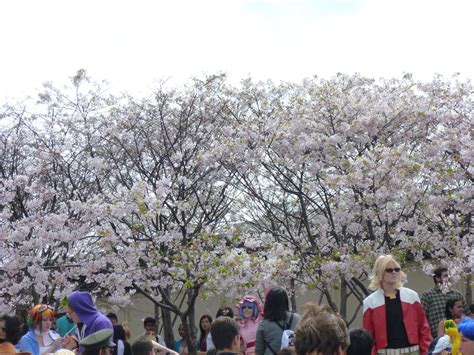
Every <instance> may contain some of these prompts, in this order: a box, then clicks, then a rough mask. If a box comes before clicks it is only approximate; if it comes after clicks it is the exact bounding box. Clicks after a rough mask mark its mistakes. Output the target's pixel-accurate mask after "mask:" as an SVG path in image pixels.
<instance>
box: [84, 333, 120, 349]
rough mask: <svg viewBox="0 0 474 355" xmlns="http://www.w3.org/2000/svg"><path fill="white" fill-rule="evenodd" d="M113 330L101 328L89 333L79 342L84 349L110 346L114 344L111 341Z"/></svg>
mask: <svg viewBox="0 0 474 355" xmlns="http://www.w3.org/2000/svg"><path fill="white" fill-rule="evenodd" d="M113 335H114V331H113V330H112V329H109V328H107V329H101V330H99V331H97V332H95V333H92V334H91V335H89V336H87V337H85V338H84V339H82V340H81V341H80V342H79V345H80V346H82V347H83V348H84V349H85V350H93V349H102V348H107V347H110V346H115V343H114V342H113V341H112V336H113Z"/></svg>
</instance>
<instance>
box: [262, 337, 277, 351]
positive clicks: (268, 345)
mask: <svg viewBox="0 0 474 355" xmlns="http://www.w3.org/2000/svg"><path fill="white" fill-rule="evenodd" d="M263 343H264V344H265V346H266V347H267V348H268V349H269V350H270V351H271V352H272V354H273V355H277V352H276V351H275V350H273V348H272V347H271V346H270V344H268V341H266V340H265V339H263ZM263 352H264V353H265V350H264V351H263Z"/></svg>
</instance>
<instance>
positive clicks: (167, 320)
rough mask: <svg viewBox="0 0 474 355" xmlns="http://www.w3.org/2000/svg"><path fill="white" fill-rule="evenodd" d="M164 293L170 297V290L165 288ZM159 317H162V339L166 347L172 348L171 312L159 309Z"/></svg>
mask: <svg viewBox="0 0 474 355" xmlns="http://www.w3.org/2000/svg"><path fill="white" fill-rule="evenodd" d="M165 292H166V293H167V294H168V297H170V288H169V287H168V288H166V290H165ZM161 315H162V317H163V328H164V331H163V337H164V338H165V343H166V346H167V347H168V348H170V349H173V348H174V333H173V322H172V319H171V312H170V311H169V310H168V309H165V308H161Z"/></svg>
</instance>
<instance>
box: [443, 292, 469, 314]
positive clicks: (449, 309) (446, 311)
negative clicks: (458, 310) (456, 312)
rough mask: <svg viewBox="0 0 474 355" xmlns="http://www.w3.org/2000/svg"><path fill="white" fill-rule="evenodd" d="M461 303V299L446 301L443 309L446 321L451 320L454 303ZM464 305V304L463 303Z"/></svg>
mask: <svg viewBox="0 0 474 355" xmlns="http://www.w3.org/2000/svg"><path fill="white" fill-rule="evenodd" d="M458 301H461V302H463V300H462V299H460V298H457V297H456V298H450V299H449V300H447V301H446V307H445V309H444V316H445V318H446V319H453V314H452V309H453V307H454V305H455V304H456V302H458ZM463 303H464V302H463Z"/></svg>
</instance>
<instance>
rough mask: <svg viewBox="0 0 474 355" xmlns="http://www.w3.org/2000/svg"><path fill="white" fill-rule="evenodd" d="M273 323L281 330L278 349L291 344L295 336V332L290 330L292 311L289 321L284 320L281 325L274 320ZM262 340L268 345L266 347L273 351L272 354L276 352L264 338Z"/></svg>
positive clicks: (274, 354)
mask: <svg viewBox="0 0 474 355" xmlns="http://www.w3.org/2000/svg"><path fill="white" fill-rule="evenodd" d="M275 323H276V324H278V326H279V327H280V328H281V330H282V331H283V333H282V334H281V347H280V350H281V349H284V348H287V347H289V346H293V338H294V336H295V332H294V331H293V330H291V323H293V313H291V316H290V321H289V322H288V323H286V322H285V323H283V325H281V324H280V323H278V322H275ZM263 342H264V343H265V345H266V347H268V349H270V351H271V352H272V353H273V355H276V354H277V352H276V351H275V350H273V348H272V347H271V346H270V344H269V343H268V342H267V341H266V340H265V339H263Z"/></svg>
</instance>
